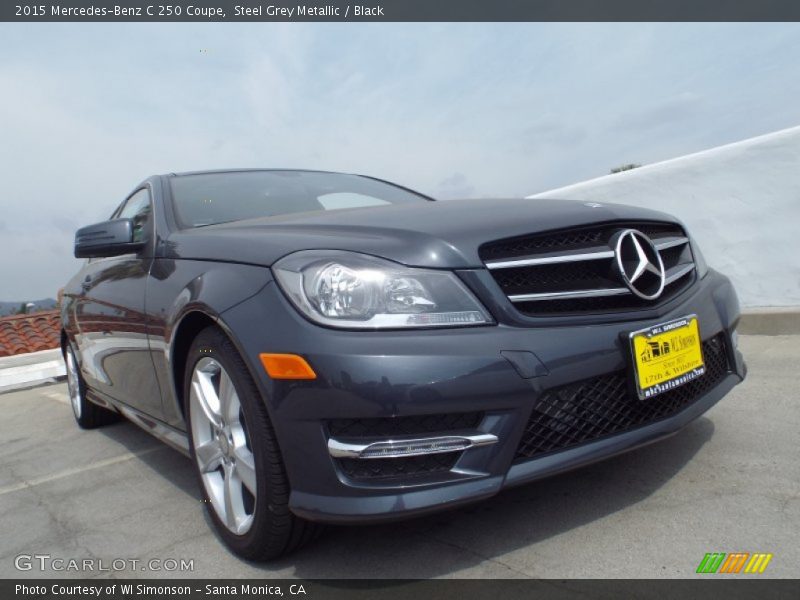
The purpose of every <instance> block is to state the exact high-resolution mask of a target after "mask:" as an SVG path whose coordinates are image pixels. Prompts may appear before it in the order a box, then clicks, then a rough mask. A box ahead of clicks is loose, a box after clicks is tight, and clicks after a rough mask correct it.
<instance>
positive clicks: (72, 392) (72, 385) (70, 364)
mask: <svg viewBox="0 0 800 600" xmlns="http://www.w3.org/2000/svg"><path fill="white" fill-rule="evenodd" d="M65 354H66V362H67V389H68V390H69V402H70V404H71V405H72V412H74V413H75V418H76V419H78V420H80V418H81V380H80V375H79V374H78V365H77V363H76V361H75V355H74V354H73V353H72V348H67V351H66V353H65Z"/></svg>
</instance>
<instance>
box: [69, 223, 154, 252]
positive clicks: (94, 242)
mask: <svg viewBox="0 0 800 600" xmlns="http://www.w3.org/2000/svg"><path fill="white" fill-rule="evenodd" d="M142 246H144V242H134V241H133V220H132V219H112V220H110V221H103V222H102V223H97V224H96V225H89V226H88V227H82V228H81V229H78V231H77V232H76V233H75V258H101V257H106V256H119V255H121V254H130V253H131V252H136V251H137V250H139V249H140V248H141V247H142Z"/></svg>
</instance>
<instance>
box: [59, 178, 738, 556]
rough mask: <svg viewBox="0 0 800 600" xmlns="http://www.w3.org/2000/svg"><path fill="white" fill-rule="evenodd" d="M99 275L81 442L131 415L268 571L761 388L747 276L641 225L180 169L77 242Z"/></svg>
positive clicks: (585, 457) (69, 294)
mask: <svg viewBox="0 0 800 600" xmlns="http://www.w3.org/2000/svg"><path fill="white" fill-rule="evenodd" d="M75 256H76V257H78V258H87V259H88V260H87V261H86V262H85V263H84V265H83V266H82V268H81V269H80V271H79V272H78V274H77V275H75V277H73V278H72V280H71V281H70V282H69V283H68V285H67V287H66V289H65V293H64V301H63V303H62V309H61V310H62V321H63V332H62V347H63V352H64V358H65V361H66V364H67V373H68V383H69V391H70V397H71V402H72V408H73V410H74V413H75V418H76V419H77V421H78V424H79V425H80V426H81V427H84V428H91V427H96V426H98V425H101V424H103V423H106V422H108V421H109V420H111V419H113V418H115V416H116V415H118V414H122V415H124V416H125V417H127V418H129V419H130V420H132V421H133V422H134V423H136V424H138V425H140V426H142V427H144V428H145V429H146V430H147V431H149V432H150V433H152V434H154V435H155V436H157V437H159V438H161V439H162V440H164V441H165V442H167V443H169V444H171V445H172V446H174V447H176V448H178V449H179V450H181V451H182V452H184V453H186V454H187V455H189V456H190V457H191V459H192V460H193V462H194V468H195V469H196V471H197V474H198V479H199V483H200V489H201V491H202V495H203V499H204V501H205V502H206V506H207V507H208V511H209V513H210V516H211V519H212V521H213V523H214V525H215V526H216V528H217V530H218V531H219V534H220V536H221V537H222V538H223V539H224V540H225V542H226V543H227V544H228V545H229V546H230V548H231V549H232V550H233V551H234V552H236V553H237V554H239V555H240V556H242V557H246V558H248V559H256V560H259V559H262V560H263V559H268V558H271V557H276V556H278V555H281V554H283V553H285V552H288V551H290V550H292V549H294V548H296V547H298V546H299V545H301V544H303V543H304V542H305V541H307V540H309V539H310V538H311V537H313V535H314V533H315V531H316V530H317V529H318V527H317V525H318V524H319V523H324V522H334V523H350V522H368V521H376V520H381V519H397V518H404V517H410V516H413V515H419V514H423V513H426V512H429V511H434V510H440V509H444V508H448V507H452V506H456V505H459V504H462V503H465V502H472V501H475V500H479V499H482V498H487V497H489V496H492V495H494V494H497V493H498V492H499V491H500V490H501V489H503V488H506V487H509V486H513V485H517V484H521V483H525V482H528V481H532V480H535V479H538V478H541V477H545V476H548V475H551V474H553V473H557V472H560V471H564V470H567V469H572V468H575V467H578V466H581V465H584V464H587V463H590V462H593V461H597V460H599V459H602V458H605V457H608V456H611V455H614V454H618V453H620V452H622V451H625V450H629V449H631V448H634V447H636V446H640V445H642V444H646V443H649V442H652V441H654V440H657V439H658V438H662V437H664V436H668V435H670V434H672V433H674V432H676V431H677V430H679V429H680V428H681V427H683V426H684V425H686V424H687V423H689V422H690V421H692V420H693V419H696V418H697V417H698V416H700V415H701V414H702V413H704V412H705V411H707V410H708V409H709V408H710V407H711V406H713V405H714V404H715V403H716V402H717V401H719V400H720V398H722V397H723V396H724V395H725V394H726V393H727V392H728V391H729V390H730V389H731V388H733V386H735V385H736V384H737V383H739V382H740V381H742V379H743V378H744V376H745V372H746V367H745V364H744V362H743V359H742V356H741V354H740V353H739V352H738V351H737V349H736V326H737V323H738V320H739V305H738V301H737V297H736V293H735V292H734V289H733V287H732V286H731V283H730V281H729V280H728V279H727V278H726V277H724V276H723V275H721V274H719V273H717V272H716V271H714V270H712V269H710V268H708V267H707V266H706V264H705V262H704V260H703V256H702V254H701V253H700V250H699V249H698V247H697V245H696V244H695V242H694V240H692V238H691V237H690V236H689V233H688V232H687V230H686V228H685V227H684V226H683V225H682V224H681V223H680V222H679V221H678V220H676V219H675V218H674V217H672V216H670V215H667V214H664V213H661V212H655V211H651V210H644V209H640V208H633V207H627V206H619V205H611V204H608V205H606V204H603V205H600V204H595V203H584V202H571V201H563V200H529V199H510V200H463V201H447V202H434V201H433V200H432V199H431V198H428V197H426V196H424V195H422V194H419V193H416V192H413V191H411V190H409V189H406V188H403V187H400V186H397V185H393V184H390V183H388V182H385V181H381V180H378V179H373V178H370V177H363V176H358V175H346V174H339V173H326V172H317V171H291V170H228V171H213V172H197V173H183V174H170V175H160V176H154V177H150V178H149V179H147V180H146V181H144V182H143V183H141V184H140V185H139V186H137V187H136V188H135V189H134V191H133V193H131V194H130V195H129V196H128V197H127V198H126V199H125V200H124V201H123V202H122V204H120V205H119V207H118V208H117V209H116V210H115V211H114V213H113V214H112V215H111V218H110V220H109V221H106V222H103V223H99V224H97V225H92V226H89V227H85V228H83V229H81V230H79V231H78V232H77V234H76V238H75Z"/></svg>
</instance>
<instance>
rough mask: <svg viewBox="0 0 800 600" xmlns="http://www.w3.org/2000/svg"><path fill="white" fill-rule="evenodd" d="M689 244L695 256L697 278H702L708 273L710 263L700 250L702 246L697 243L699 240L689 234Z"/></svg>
mask: <svg viewBox="0 0 800 600" xmlns="http://www.w3.org/2000/svg"><path fill="white" fill-rule="evenodd" d="M689 244H690V245H691V247H692V257H693V258H694V267H695V269H696V270H697V278H698V279H702V278H703V277H705V276H706V274H707V273H708V265H707V264H706V258H705V256H703V253H702V252H700V246H698V245H697V240H695V239H694V238H693V237H691V236H689Z"/></svg>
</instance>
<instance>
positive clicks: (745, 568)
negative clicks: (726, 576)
mask: <svg viewBox="0 0 800 600" xmlns="http://www.w3.org/2000/svg"><path fill="white" fill-rule="evenodd" d="M771 560H772V554H767V553H763V552H756V553H755V554H750V553H749V552H731V553H730V554H726V553H725V552H709V553H707V554H706V555H705V556H704V557H703V560H701V561H700V564H699V565H698V567H697V571H696V572H697V573H763V572H764V571H765V570H766V568H767V565H768V564H769V561H771Z"/></svg>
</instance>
